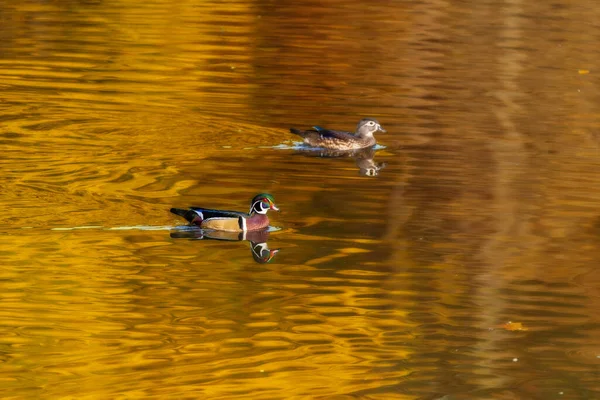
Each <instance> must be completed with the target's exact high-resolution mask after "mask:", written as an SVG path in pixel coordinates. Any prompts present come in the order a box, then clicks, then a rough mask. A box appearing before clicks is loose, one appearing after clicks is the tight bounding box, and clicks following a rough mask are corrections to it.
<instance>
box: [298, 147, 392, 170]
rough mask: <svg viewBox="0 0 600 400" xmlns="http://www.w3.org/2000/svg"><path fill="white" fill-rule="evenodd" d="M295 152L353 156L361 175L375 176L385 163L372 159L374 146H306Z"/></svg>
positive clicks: (339, 156) (332, 156)
mask: <svg viewBox="0 0 600 400" xmlns="http://www.w3.org/2000/svg"><path fill="white" fill-rule="evenodd" d="M296 154H302V155H304V156H306V157H330V158H345V157H347V158H353V159H354V162H355V163H356V166H357V167H358V169H359V174H360V175H363V176H377V175H379V171H381V170H382V169H384V168H385V167H386V165H387V164H386V163H384V162H382V163H377V162H375V161H374V160H373V159H374V158H375V148H374V147H369V148H366V149H358V150H346V151H342V150H331V149H316V148H314V147H307V148H306V150H299V151H298V152H296Z"/></svg>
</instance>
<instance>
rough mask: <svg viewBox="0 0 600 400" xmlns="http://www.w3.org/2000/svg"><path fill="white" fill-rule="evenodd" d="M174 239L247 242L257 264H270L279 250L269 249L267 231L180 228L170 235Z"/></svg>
mask: <svg viewBox="0 0 600 400" xmlns="http://www.w3.org/2000/svg"><path fill="white" fill-rule="evenodd" d="M170 236H171V237H172V238H174V239H198V240H202V239H204V240H223V241H234V242H238V241H248V242H250V254H251V256H252V258H253V259H254V261H256V262H257V263H259V264H265V263H268V262H270V261H271V260H272V259H273V257H275V254H277V253H278V252H279V249H272V250H271V249H269V246H268V244H267V240H269V231H268V230H261V231H250V232H239V233H238V232H222V231H210V230H204V229H200V228H194V227H187V226H186V227H181V228H179V229H176V230H174V231H173V232H171V233H170Z"/></svg>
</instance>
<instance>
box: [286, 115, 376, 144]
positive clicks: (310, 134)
mask: <svg viewBox="0 0 600 400" xmlns="http://www.w3.org/2000/svg"><path fill="white" fill-rule="evenodd" d="M290 132H292V133H294V134H296V135H298V136H301V137H302V138H304V143H306V144H308V145H310V146H313V147H322V148H325V149H331V150H356V149H363V148H365V147H372V146H375V145H376V144H377V141H376V140H375V136H373V134H374V133H375V132H386V130H385V129H383V128H382V126H381V125H380V124H379V122H378V121H377V120H376V119H373V118H363V119H361V120H360V121H359V122H358V125H357V126H356V132H355V133H352V132H345V131H334V130H330V129H325V128H321V127H320V126H313V129H311V130H307V131H301V130H298V129H295V128H290Z"/></svg>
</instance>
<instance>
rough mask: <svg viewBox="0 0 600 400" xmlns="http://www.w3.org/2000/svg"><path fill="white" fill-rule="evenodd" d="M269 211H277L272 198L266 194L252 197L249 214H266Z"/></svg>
mask: <svg viewBox="0 0 600 400" xmlns="http://www.w3.org/2000/svg"><path fill="white" fill-rule="evenodd" d="M269 210H275V211H279V208H277V206H276V205H275V200H274V199H273V196H271V195H270V194H268V193H261V194H257V195H256V196H254V198H253V199H252V202H251V203H250V214H252V213H259V214H266V213H267V211H269Z"/></svg>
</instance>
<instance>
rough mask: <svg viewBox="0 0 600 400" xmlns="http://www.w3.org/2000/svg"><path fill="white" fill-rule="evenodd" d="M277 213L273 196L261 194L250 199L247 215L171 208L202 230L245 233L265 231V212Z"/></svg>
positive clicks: (266, 224) (199, 209) (267, 224)
mask: <svg viewBox="0 0 600 400" xmlns="http://www.w3.org/2000/svg"><path fill="white" fill-rule="evenodd" d="M269 210H275V211H279V208H277V207H276V206H275V202H274V201H273V196H271V195H270V194H266V193H261V194H258V195H256V196H254V198H253V199H252V202H251V203H250V212H249V213H248V214H246V213H243V212H239V211H224V210H211V209H207V208H201V207H190V208H189V209H187V210H184V209H181V208H171V212H172V213H173V214H176V215H179V216H181V217H183V218H185V219H186V220H187V221H188V222H189V223H190V224H194V225H198V226H199V227H200V228H202V229H213V230H216V231H226V232H246V231H256V230H260V229H266V228H267V227H268V226H269V218H268V217H267V211H269Z"/></svg>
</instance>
